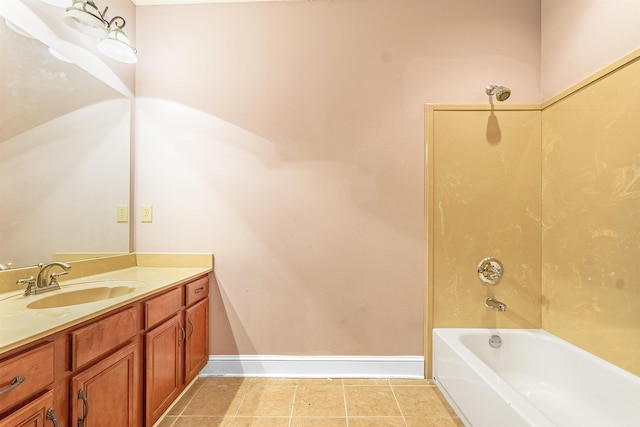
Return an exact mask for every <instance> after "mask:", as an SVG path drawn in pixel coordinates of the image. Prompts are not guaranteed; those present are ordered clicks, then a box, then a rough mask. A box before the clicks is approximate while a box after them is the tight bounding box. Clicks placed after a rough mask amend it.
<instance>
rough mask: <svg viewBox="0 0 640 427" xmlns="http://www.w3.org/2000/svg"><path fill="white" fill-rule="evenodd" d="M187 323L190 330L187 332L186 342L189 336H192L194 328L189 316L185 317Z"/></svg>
mask: <svg viewBox="0 0 640 427" xmlns="http://www.w3.org/2000/svg"><path fill="white" fill-rule="evenodd" d="M187 322H189V326H191V330H190V331H189V336H188V337H187V339H188V340H190V339H191V336H192V335H193V331H194V329H195V328H194V326H193V321H191V316H189V317H187Z"/></svg>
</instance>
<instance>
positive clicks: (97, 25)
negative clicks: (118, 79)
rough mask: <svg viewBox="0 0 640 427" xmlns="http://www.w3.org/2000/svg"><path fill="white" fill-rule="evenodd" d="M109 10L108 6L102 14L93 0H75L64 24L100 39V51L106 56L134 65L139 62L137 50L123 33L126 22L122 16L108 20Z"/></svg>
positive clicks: (69, 8)
mask: <svg viewBox="0 0 640 427" xmlns="http://www.w3.org/2000/svg"><path fill="white" fill-rule="evenodd" d="M108 9H109V7H108V6H107V7H105V8H104V11H103V12H100V10H99V9H98V6H96V4H95V3H94V2H93V0H73V3H72V4H71V6H69V7H68V8H67V9H66V10H67V13H66V15H65V17H64V22H65V23H66V24H67V25H68V26H69V27H71V28H73V29H74V30H77V31H79V32H81V33H83V34H85V35H88V36H91V37H96V38H99V39H100V41H99V42H98V50H99V51H100V52H102V53H103V54H104V55H105V56H108V57H109V58H111V59H114V60H116V61H120V62H126V63H129V64H133V63H135V62H136V61H137V58H136V53H137V50H136V48H135V47H133V46H132V45H131V42H130V41H129V38H128V37H127V35H126V34H125V33H124V31H123V28H124V26H125V25H126V21H125V20H124V18H123V17H122V16H116V17H115V18H112V19H111V20H107V19H106V18H105V15H106V13H107V10H108Z"/></svg>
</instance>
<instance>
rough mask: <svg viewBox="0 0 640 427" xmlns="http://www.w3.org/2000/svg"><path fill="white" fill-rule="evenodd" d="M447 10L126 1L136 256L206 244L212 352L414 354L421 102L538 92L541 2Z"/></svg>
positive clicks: (507, 0)
mask: <svg viewBox="0 0 640 427" xmlns="http://www.w3.org/2000/svg"><path fill="white" fill-rule="evenodd" d="M456 4H457V6H456V5H452V3H451V2H450V1H444V0H429V1H424V0H393V1H391V0H372V1H366V2H362V1H355V0H354V1H341V2H292V3H289V2H286V3H282V2H269V3H243V4H208V5H185V6H140V7H138V8H137V47H138V49H139V52H140V53H139V63H138V66H137V76H136V96H137V101H136V104H137V107H136V195H135V199H136V204H137V205H138V209H139V207H140V205H143V204H151V205H153V207H154V222H153V223H151V224H140V223H138V224H136V242H137V247H136V250H138V251H145V252H147V251H186V252H194V251H200V252H213V253H214V254H215V255H216V271H217V275H218V279H219V281H220V295H217V296H215V297H214V302H213V305H214V312H213V318H212V326H213V327H212V351H211V352H212V353H213V354H302V355H316V354H343V355H421V354H422V353H423V334H424V327H423V325H424V321H423V309H424V287H425V272H424V270H425V264H424V260H425V240H424V239H425V237H424V236H425V231H424V220H425V218H424V215H425V210H424V173H425V161H424V118H423V104H424V103H427V102H431V103H485V102H487V97H486V95H485V94H484V87H485V86H486V85H487V84H492V83H499V84H504V85H507V86H510V87H511V88H512V89H513V96H512V98H511V100H510V101H509V102H513V103H531V102H538V101H539V92H540V90H539V84H540V75H539V69H540V63H539V59H540V47H539V40H540V15H539V12H540V9H539V1H538V0H526V1H519V2H513V1H511V0H501V1H496V0H482V1H477V0H473V1H471V0H468V1H464V2H457V3H456ZM498 12H499V13H498Z"/></svg>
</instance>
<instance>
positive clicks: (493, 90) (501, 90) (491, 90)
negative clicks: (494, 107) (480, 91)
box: [484, 85, 511, 102]
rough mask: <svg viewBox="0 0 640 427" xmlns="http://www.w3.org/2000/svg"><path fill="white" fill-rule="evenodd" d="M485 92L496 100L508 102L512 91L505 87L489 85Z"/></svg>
mask: <svg viewBox="0 0 640 427" xmlns="http://www.w3.org/2000/svg"><path fill="white" fill-rule="evenodd" d="M484 91H485V93H486V94H487V95H489V96H491V95H495V96H496V100H498V101H500V102H502V101H506V100H507V99H508V98H509V97H510V96H511V89H509V88H508V87H504V86H498V85H489V86H487V87H486V88H485V90H484Z"/></svg>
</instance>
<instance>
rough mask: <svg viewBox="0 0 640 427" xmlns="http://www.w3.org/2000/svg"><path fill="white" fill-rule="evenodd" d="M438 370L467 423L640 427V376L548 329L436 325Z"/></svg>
mask: <svg viewBox="0 0 640 427" xmlns="http://www.w3.org/2000/svg"><path fill="white" fill-rule="evenodd" d="M492 335H498V336H499V337H500V338H501V340H502V344H501V346H500V347H499V348H493V347H491V345H489V339H490V337H491V336H492ZM639 357H640V356H639ZM433 377H434V381H435V382H436V384H437V385H438V388H439V389H440V390H441V391H442V393H443V394H444V396H445V398H446V399H447V401H449V403H450V404H451V406H452V407H453V409H454V410H455V411H456V413H457V414H458V416H459V417H460V419H461V420H462V421H463V422H464V424H465V425H466V426H473V427H488V426H490V427H518V426H532V427H547V426H557V427H588V426H594V427H627V426H628V427H631V426H633V427H638V426H640V377H638V376H635V375H633V374H631V373H629V372H627V371H625V370H623V369H620V368H618V367H617V366H614V365H612V364H611V363H609V362H606V361H604V360H602V359H600V358H598V357H596V356H594V355H592V354H590V353H587V352H586V351H584V350H582V349H580V348H578V347H576V346H574V345H572V344H569V343H568V342H566V341H564V340H562V339H560V338H558V337H556V336H554V335H551V334H549V333H548V332H545V331H543V330H538V329H438V328H436V329H434V330H433Z"/></svg>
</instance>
